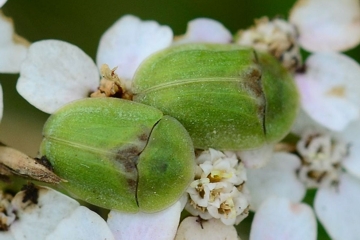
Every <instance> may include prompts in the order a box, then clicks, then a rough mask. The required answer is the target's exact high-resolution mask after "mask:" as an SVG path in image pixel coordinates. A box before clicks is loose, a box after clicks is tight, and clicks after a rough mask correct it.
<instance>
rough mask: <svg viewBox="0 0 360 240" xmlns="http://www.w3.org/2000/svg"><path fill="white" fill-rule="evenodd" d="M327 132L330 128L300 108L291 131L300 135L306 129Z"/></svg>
mask: <svg viewBox="0 0 360 240" xmlns="http://www.w3.org/2000/svg"><path fill="white" fill-rule="evenodd" d="M310 130H311V131H312V132H318V133H329V132H330V130H329V129H327V128H325V127H324V126H323V125H321V124H319V123H318V122H316V121H315V120H314V119H312V118H311V117H310V116H309V114H307V113H306V112H305V111H304V110H303V109H302V108H300V110H299V113H298V115H297V117H296V120H295V122H294V124H293V126H292V128H291V132H292V133H294V134H296V135H298V136H301V135H302V134H303V133H304V132H306V131H310Z"/></svg>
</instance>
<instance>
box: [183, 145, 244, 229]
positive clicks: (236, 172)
mask: <svg viewBox="0 0 360 240" xmlns="http://www.w3.org/2000/svg"><path fill="white" fill-rule="evenodd" d="M196 162H197V164H198V166H197V172H196V176H195V178H196V180H194V181H193V182H192V183H191V184H190V187H189V188H188V190H187V192H188V193H189V196H190V199H189V203H188V204H187V205H186V207H185V208H186V210H187V211H189V212H190V213H191V214H193V215H195V216H197V215H199V216H200V217H201V218H202V219H211V218H216V219H220V220H221V221H222V222H223V223H224V224H226V225H233V224H238V223H239V222H240V221H241V220H243V219H244V218H245V217H246V216H247V215H248V206H249V204H248V195H247V192H246V187H245V186H244V184H245V181H246V172H245V168H244V165H243V164H242V163H241V162H240V161H239V160H238V159H237V157H236V155H235V153H232V152H225V153H222V152H220V151H216V150H214V149H211V148H210V149H209V150H207V151H203V152H202V153H201V154H200V155H199V156H198V157H197V159H196Z"/></svg>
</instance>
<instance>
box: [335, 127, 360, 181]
mask: <svg viewBox="0 0 360 240" xmlns="http://www.w3.org/2000/svg"><path fill="white" fill-rule="evenodd" d="M338 136H340V138H341V139H342V140H343V141H345V142H346V143H349V154H348V155H347V156H346V158H345V159H344V161H343V162H342V166H343V167H344V168H345V169H346V170H347V171H348V172H349V173H351V174H353V175H354V176H356V177H358V178H359V179H360V138H359V136H360V121H356V122H354V123H352V124H350V125H349V126H348V127H347V128H346V129H345V130H344V131H343V132H341V133H339V134H338Z"/></svg>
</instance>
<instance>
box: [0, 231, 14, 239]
mask: <svg viewBox="0 0 360 240" xmlns="http://www.w3.org/2000/svg"><path fill="white" fill-rule="evenodd" d="M0 239H1V240H16V239H15V238H14V236H13V235H12V234H11V232H8V231H1V232H0Z"/></svg>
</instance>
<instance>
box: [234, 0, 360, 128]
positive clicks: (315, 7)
mask: <svg viewBox="0 0 360 240" xmlns="http://www.w3.org/2000/svg"><path fill="white" fill-rule="evenodd" d="M323 6H326V8H325V9H323ZM359 19H360V3H359V1H357V0H345V1H338V0H329V1H328V0H312V1H301V0H299V1H297V3H296V4H295V5H294V7H293V8H292V10H291V13H290V16H289V22H286V21H285V20H280V19H274V20H272V21H269V20H268V19H267V18H262V19H260V20H258V21H256V22H255V23H256V26H255V27H252V28H251V29H249V30H245V31H239V33H238V34H237V36H236V39H235V41H236V43H238V44H241V45H245V46H252V47H254V48H255V49H258V50H262V51H268V52H269V53H271V54H272V55H274V56H275V57H276V58H278V59H279V60H280V61H281V62H282V64H283V65H284V66H285V67H286V68H287V69H289V70H291V71H294V70H296V73H295V80H296V84H297V86H298V88H299V91H300V95H301V105H302V108H303V110H304V111H305V112H306V113H307V114H308V115H309V116H310V117H311V118H312V119H313V120H315V121H316V122H318V123H320V124H322V125H323V126H325V127H327V128H329V129H331V130H334V131H341V130H343V129H344V128H345V127H346V126H347V125H348V124H349V123H350V122H352V121H354V120H356V119H359V117H360V113H359V111H360V109H359V103H360V97H359V96H360V95H359V94H358V92H359V87H358V86H360V85H359V84H358V76H359V74H360V65H359V64H358V63H356V62H355V61H354V60H352V59H351V58H349V57H347V56H345V55H343V54H340V53H337V51H344V50H348V49H350V48H353V47H355V46H356V45H358V44H359V43H360V21H359ZM299 46H301V47H303V48H304V49H306V50H309V51H312V52H315V53H314V54H313V55H311V56H310V57H309V58H308V59H307V60H306V62H305V64H304V65H303V66H301V56H300V52H299ZM299 117H300V118H303V117H304V115H299Z"/></svg>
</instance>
